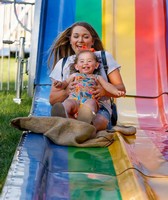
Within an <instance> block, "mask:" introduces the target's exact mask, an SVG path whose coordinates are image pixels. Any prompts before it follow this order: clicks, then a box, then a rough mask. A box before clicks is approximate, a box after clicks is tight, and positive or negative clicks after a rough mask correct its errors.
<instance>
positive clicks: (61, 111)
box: [51, 99, 79, 118]
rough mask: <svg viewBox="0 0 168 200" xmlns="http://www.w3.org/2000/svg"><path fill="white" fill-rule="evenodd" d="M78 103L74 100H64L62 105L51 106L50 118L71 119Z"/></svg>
mask: <svg viewBox="0 0 168 200" xmlns="http://www.w3.org/2000/svg"><path fill="white" fill-rule="evenodd" d="M78 107H79V105H78V102H77V101H76V100H74V99H66V100H65V101H64V102H63V103H61V102H58V103H56V104H54V105H53V107H52V110H51V116H57V117H64V118H67V117H72V116H74V114H75V113H76V112H77V111H78Z"/></svg>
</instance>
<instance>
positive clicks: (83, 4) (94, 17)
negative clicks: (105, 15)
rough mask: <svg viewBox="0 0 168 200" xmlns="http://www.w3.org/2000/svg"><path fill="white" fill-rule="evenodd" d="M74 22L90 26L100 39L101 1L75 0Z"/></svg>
mask: <svg viewBox="0 0 168 200" xmlns="http://www.w3.org/2000/svg"><path fill="white" fill-rule="evenodd" d="M76 21H85V22H88V23H89V24H91V25H92V26H93V27H94V28H95V30H96V31H97V33H98V34H99V37H100V38H101V39H102V0H76Z"/></svg>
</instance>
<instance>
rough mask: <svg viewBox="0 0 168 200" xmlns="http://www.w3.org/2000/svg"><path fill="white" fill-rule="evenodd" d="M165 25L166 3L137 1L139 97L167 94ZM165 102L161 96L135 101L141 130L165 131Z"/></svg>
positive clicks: (136, 41) (137, 75)
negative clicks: (146, 128)
mask: <svg viewBox="0 0 168 200" xmlns="http://www.w3.org/2000/svg"><path fill="white" fill-rule="evenodd" d="M165 24H166V20H165V5H164V1H161V0H158V1H156V0H147V1H143V3H142V1H141V0H136V1H135V38H136V39H135V43H136V86H137V88H136V91H137V95H140V96H145V97H157V96H159V95H161V94H162V93H163V92H167V91H168V80H167V77H168V76H167V65H166V36H165ZM163 102H164V101H163V99H162V96H161V97H160V98H156V99H149V98H145V99H141V98H140V99H136V106H137V113H138V115H139V123H140V126H141V127H142V126H143V127H152V126H153V127H163V124H164V123H165V121H166V119H165V115H164V112H163V108H164V107H165V106H164V105H163Z"/></svg>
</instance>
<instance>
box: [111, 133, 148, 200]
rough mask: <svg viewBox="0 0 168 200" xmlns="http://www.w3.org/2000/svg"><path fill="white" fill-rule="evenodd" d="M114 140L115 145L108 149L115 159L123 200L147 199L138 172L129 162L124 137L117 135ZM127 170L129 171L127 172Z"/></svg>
mask: <svg viewBox="0 0 168 200" xmlns="http://www.w3.org/2000/svg"><path fill="white" fill-rule="evenodd" d="M114 140H115V141H114V143H113V144H112V145H110V146H109V147H108V149H109V152H110V154H111V156H112V159H113V163H114V168H115V171H116V175H117V180H118V185H119V188H120V193H121V196H122V200H128V199H133V198H134V197H136V200H144V199H147V198H146V194H145V193H144V192H143V191H142V189H141V186H140V183H139V182H138V179H137V175H136V170H133V166H132V163H131V161H130V160H129V157H128V154H127V151H126V149H125V146H124V140H123V138H122V136H121V135H120V134H119V133H116V134H115V135H114ZM125 169H128V170H126V171H125Z"/></svg>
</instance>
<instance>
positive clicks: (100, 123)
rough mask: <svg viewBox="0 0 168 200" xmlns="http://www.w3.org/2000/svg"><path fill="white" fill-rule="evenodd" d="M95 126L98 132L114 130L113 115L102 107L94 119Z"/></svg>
mask: <svg viewBox="0 0 168 200" xmlns="http://www.w3.org/2000/svg"><path fill="white" fill-rule="evenodd" d="M93 125H94V126H95V128H96V130H97V131H101V130H106V129H111V128H112V124H111V115H110V113H109V111H108V110H107V109H106V108H105V107H104V106H103V105H101V106H100V108H99V110H98V112H97V115H96V117H95V118H94V119H93Z"/></svg>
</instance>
